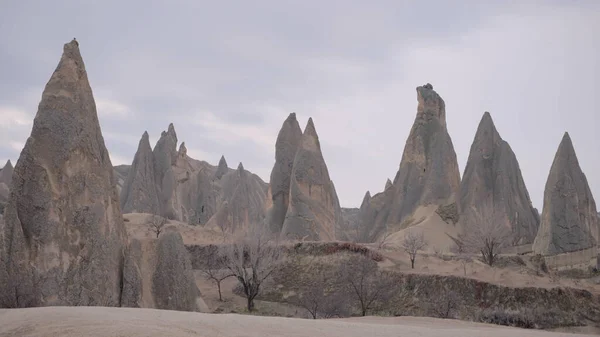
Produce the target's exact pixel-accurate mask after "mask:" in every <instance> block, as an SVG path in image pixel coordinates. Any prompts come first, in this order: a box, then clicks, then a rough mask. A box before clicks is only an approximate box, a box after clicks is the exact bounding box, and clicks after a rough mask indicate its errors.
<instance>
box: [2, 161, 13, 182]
mask: <svg viewBox="0 0 600 337" xmlns="http://www.w3.org/2000/svg"><path fill="white" fill-rule="evenodd" d="M13 170H14V168H13V165H12V163H11V162H10V159H9V160H8V161H6V164H5V165H4V167H3V168H2V171H0V183H5V184H6V186H10V182H11V181H12V175H13Z"/></svg>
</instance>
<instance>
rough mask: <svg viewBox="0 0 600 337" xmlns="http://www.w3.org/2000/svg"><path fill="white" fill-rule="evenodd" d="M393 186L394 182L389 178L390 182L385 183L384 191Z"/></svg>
mask: <svg viewBox="0 0 600 337" xmlns="http://www.w3.org/2000/svg"><path fill="white" fill-rule="evenodd" d="M392 186H393V185H392V181H391V180H390V179H389V178H388V180H387V181H386V182H385V188H384V189H383V190H384V191H385V190H387V189H388V188H390V187H392Z"/></svg>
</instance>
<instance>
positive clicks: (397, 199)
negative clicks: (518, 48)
mask: <svg viewBox="0 0 600 337" xmlns="http://www.w3.org/2000/svg"><path fill="white" fill-rule="evenodd" d="M417 101H418V106H417V116H416V118H415V122H414V124H413V126H412V129H411V130H410V135H409V136H408V139H407V141H406V145H405V147H404V153H403V154H402V161H401V162H400V169H399V170H398V173H397V174H396V177H395V178H394V184H393V187H394V189H395V194H394V198H393V201H392V203H391V204H390V205H389V206H388V207H387V212H388V216H387V219H386V222H387V223H388V224H389V223H401V222H402V221H403V220H404V219H405V218H407V217H408V216H410V215H412V213H413V212H414V211H415V210H416V209H417V208H418V207H419V206H425V205H429V204H438V205H440V204H447V203H451V202H453V201H454V198H455V197H456V195H457V193H458V189H459V185H460V173H459V171H458V163H457V161H456V153H455V152H454V147H453V145H452V140H451V139H450V135H449V134H448V129H447V127H446V105H445V103H444V100H443V99H442V98H441V97H440V96H439V95H438V94H437V92H435V91H434V90H433V86H432V85H431V84H429V83H428V84H426V85H424V86H421V87H417Z"/></svg>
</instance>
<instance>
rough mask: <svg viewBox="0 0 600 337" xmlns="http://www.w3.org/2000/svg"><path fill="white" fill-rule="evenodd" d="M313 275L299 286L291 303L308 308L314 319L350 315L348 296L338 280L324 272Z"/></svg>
mask: <svg viewBox="0 0 600 337" xmlns="http://www.w3.org/2000/svg"><path fill="white" fill-rule="evenodd" d="M311 276H312V277H311V280H310V281H309V282H307V283H305V284H303V285H302V286H301V287H300V288H299V290H298V291H297V296H296V297H295V298H294V299H293V300H292V301H291V303H292V304H294V305H297V306H299V307H302V308H304V309H306V310H307V311H308V312H309V314H310V315H311V316H312V318H313V319H317V318H333V317H345V316H348V315H349V312H348V300H347V299H348V296H346V294H345V293H344V292H343V290H342V289H341V288H340V287H339V284H338V282H337V280H335V279H331V278H327V277H326V276H325V275H324V274H322V273H321V274H318V275H311Z"/></svg>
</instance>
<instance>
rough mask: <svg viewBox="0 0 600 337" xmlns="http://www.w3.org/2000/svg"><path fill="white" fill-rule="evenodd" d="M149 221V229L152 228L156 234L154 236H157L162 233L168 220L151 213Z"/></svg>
mask: <svg viewBox="0 0 600 337" xmlns="http://www.w3.org/2000/svg"><path fill="white" fill-rule="evenodd" d="M149 223H150V229H151V230H152V232H154V233H155V234H156V238H158V236H159V235H160V233H162V231H163V228H164V227H165V225H166V224H167V223H168V220H167V219H165V218H163V217H162V216H160V215H151V216H150V220H149Z"/></svg>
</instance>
